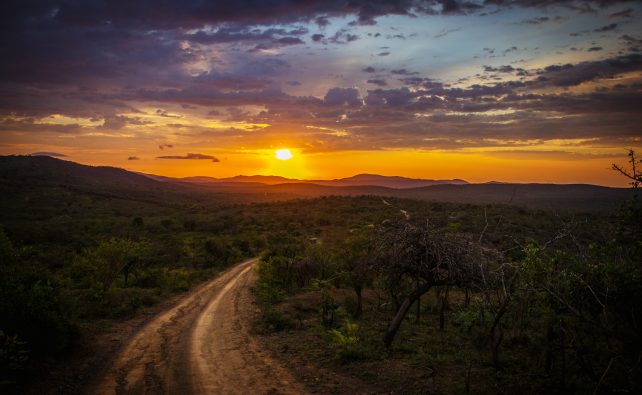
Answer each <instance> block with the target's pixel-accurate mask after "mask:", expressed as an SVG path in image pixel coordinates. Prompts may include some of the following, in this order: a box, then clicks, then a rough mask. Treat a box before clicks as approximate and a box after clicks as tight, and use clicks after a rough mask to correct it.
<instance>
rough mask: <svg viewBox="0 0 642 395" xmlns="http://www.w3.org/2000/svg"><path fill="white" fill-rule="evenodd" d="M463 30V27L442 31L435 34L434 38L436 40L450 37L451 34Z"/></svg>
mask: <svg viewBox="0 0 642 395" xmlns="http://www.w3.org/2000/svg"><path fill="white" fill-rule="evenodd" d="M461 29H462V28H461V27H457V28H454V29H442V30H441V31H440V32H439V33H437V34H435V35H434V36H433V37H434V38H442V37H446V36H447V35H449V34H451V33H455V32H458V31H460V30H461Z"/></svg>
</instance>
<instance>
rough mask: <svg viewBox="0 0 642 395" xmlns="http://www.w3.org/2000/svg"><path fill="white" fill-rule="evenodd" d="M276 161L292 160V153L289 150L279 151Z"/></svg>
mask: <svg viewBox="0 0 642 395" xmlns="http://www.w3.org/2000/svg"><path fill="white" fill-rule="evenodd" d="M275 155H276V159H278V160H290V159H292V153H291V152H290V150H289V149H278V150H276V153H275Z"/></svg>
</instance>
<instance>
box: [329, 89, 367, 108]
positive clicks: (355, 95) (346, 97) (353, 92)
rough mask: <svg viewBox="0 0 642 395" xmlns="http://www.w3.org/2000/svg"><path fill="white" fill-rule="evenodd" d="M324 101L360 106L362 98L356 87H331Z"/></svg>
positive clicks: (331, 103)
mask: <svg viewBox="0 0 642 395" xmlns="http://www.w3.org/2000/svg"><path fill="white" fill-rule="evenodd" d="M323 102H324V103H325V104H330V105H339V106H360V105H361V103H362V100H361V97H360V95H359V90H358V89H356V88H331V89H329V90H328V92H327V93H326V95H325V97H324V98H323Z"/></svg>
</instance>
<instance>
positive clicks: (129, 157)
mask: <svg viewBox="0 0 642 395" xmlns="http://www.w3.org/2000/svg"><path fill="white" fill-rule="evenodd" d="M127 160H140V158H139V157H137V156H128V157H127Z"/></svg>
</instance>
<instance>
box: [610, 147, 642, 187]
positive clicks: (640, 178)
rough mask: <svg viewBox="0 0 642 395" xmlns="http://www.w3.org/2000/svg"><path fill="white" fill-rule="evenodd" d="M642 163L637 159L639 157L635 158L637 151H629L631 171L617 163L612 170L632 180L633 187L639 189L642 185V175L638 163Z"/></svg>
mask: <svg viewBox="0 0 642 395" xmlns="http://www.w3.org/2000/svg"><path fill="white" fill-rule="evenodd" d="M640 162H642V161H640V160H638V159H637V157H636V156H635V151H633V150H629V163H630V170H627V169H625V168H624V167H623V166H620V165H617V164H615V163H614V164H613V165H612V169H613V170H615V171H617V172H619V173H620V174H622V175H623V176H625V177H626V178H628V179H630V180H631V182H630V184H631V186H632V187H633V188H635V189H637V188H639V187H640V183H642V173H641V172H640V171H639V170H638V163H640Z"/></svg>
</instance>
